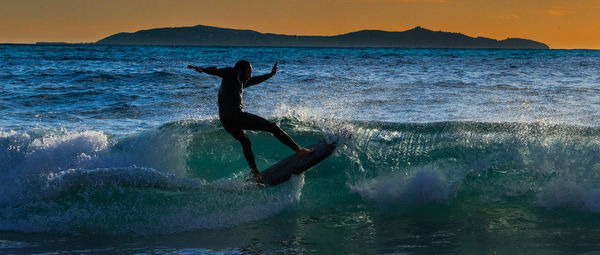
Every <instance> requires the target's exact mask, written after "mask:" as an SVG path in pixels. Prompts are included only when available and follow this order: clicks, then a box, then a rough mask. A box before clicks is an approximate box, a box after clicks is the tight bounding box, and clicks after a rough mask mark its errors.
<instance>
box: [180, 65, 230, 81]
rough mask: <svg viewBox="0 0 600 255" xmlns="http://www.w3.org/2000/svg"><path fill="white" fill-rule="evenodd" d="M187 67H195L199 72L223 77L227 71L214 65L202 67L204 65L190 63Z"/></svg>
mask: <svg viewBox="0 0 600 255" xmlns="http://www.w3.org/2000/svg"><path fill="white" fill-rule="evenodd" d="M187 68H189V69H194V70H196V71H197V72H199V73H206V74H210V75H216V76H219V77H221V78H223V75H224V73H225V71H224V70H223V69H219V68H216V67H214V66H211V67H204V68H202V67H197V66H193V65H188V66H187Z"/></svg>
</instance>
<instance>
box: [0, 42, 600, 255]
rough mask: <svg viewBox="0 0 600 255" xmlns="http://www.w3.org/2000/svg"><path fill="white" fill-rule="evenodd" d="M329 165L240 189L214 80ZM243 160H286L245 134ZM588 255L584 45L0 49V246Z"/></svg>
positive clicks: (277, 149)
mask: <svg viewBox="0 0 600 255" xmlns="http://www.w3.org/2000/svg"><path fill="white" fill-rule="evenodd" d="M240 59H247V60H249V61H251V62H252V63H253V66H254V72H255V74H262V73H268V72H270V70H271V66H272V65H273V64H274V63H275V62H276V61H279V62H280V65H279V68H280V71H279V73H278V74H277V75H276V76H275V77H273V78H272V79H270V80H268V81H267V82H265V83H262V84H260V85H257V86H253V87H250V88H247V89H245V90H244V103H245V109H246V111H248V112H251V113H255V114H258V115H261V116H264V117H266V118H268V119H269V120H272V121H274V122H276V123H277V124H279V125H280V126H281V127H282V128H283V129H284V130H285V131H286V132H288V133H289V134H290V136H291V137H292V138H293V139H295V140H296V141H297V142H298V143H299V144H301V145H303V146H308V145H310V144H313V143H315V142H318V141H319V140H321V139H328V140H329V141H336V142H337V143H338V148H337V150H336V151H335V152H334V154H332V155H331V156H330V157H329V158H327V159H326V160H325V161H323V162H322V163H321V164H319V165H317V166H315V167H314V168H312V169H311V170H310V171H308V172H306V173H305V174H304V175H302V176H297V177H293V178H292V179H291V180H290V181H288V182H286V183H284V184H282V185H279V186H276V187H272V188H261V187H258V186H257V185H254V184H251V183H248V182H245V179H246V177H247V176H248V173H249V172H250V169H249V168H248V166H247V164H246V162H245V160H244V157H243V154H242V149H241V146H240V145H239V143H238V142H237V141H236V140H234V139H233V138H232V137H231V136H230V135H229V134H228V133H227V132H225V131H224V130H223V127H222V126H221V123H220V122H219V120H218V115H217V114H218V110H217V93H218V89H219V86H220V80H219V79H218V78H216V77H211V76H208V75H206V74H199V73H196V72H193V71H191V70H189V69H186V68H185V67H186V65H188V64H194V65H199V66H217V67H228V66H232V65H233V64H235V62H236V61H238V60H240ZM249 135H250V138H251V140H252V145H253V150H254V153H255V155H256V158H257V163H258V166H259V168H261V169H266V168H267V167H269V166H270V165H272V164H274V163H276V162H277V161H279V160H281V159H283V158H285V157H286V156H288V155H291V154H293V152H292V151H291V150H290V149H289V148H287V147H286V146H285V145H283V144H281V143H279V142H278V141H277V139H275V138H274V137H273V136H272V135H270V134H267V133H261V132H249ZM598 252H600V51H593V50H460V49H369V48H356V49H352V48H350V49H341V48H219V47H142V46H139V47H136V46H93V45H89V46H88V45H65V46H60V45H59V46H55V45H45V46H44V45H0V253H1V254H30V253H36V254H392V253H394V254H492V253H494V254H575V253H588V254H595V253H598Z"/></svg>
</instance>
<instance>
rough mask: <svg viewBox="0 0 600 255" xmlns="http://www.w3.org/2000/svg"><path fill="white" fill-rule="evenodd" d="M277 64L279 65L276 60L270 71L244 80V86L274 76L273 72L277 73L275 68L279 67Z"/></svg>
mask: <svg viewBox="0 0 600 255" xmlns="http://www.w3.org/2000/svg"><path fill="white" fill-rule="evenodd" d="M277 65H279V61H277V62H276V63H275V65H273V69H272V70H271V73H268V74H263V75H259V76H255V77H252V78H250V80H248V82H246V85H244V88H247V87H250V86H252V85H256V84H259V83H261V82H263V81H266V80H268V79H269V78H271V77H273V76H275V74H276V73H277V70H278V69H279V68H277Z"/></svg>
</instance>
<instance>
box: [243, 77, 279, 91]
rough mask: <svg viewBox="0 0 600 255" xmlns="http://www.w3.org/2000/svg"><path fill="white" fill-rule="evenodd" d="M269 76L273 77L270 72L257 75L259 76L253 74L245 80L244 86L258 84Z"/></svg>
mask: <svg viewBox="0 0 600 255" xmlns="http://www.w3.org/2000/svg"><path fill="white" fill-rule="evenodd" d="M271 77H273V74H270V73H268V74H263V75H259V76H253V77H252V78H250V80H248V82H246V85H245V86H244V88H247V87H250V86H252V85H256V84H259V83H261V82H263V81H266V80H268V79H269V78H271Z"/></svg>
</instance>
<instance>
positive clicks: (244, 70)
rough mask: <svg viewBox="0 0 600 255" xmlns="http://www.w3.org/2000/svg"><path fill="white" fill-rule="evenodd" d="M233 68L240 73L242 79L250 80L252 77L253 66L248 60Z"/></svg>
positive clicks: (239, 62) (236, 64) (241, 61)
mask: <svg viewBox="0 0 600 255" xmlns="http://www.w3.org/2000/svg"><path fill="white" fill-rule="evenodd" d="M233 68H234V69H235V70H237V71H238V73H239V74H240V78H241V79H244V80H248V79H250V77H252V65H251V64H250V62H248V61H247V60H243V59H242V60H240V61H238V62H237V63H235V66H234V67H233Z"/></svg>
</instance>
